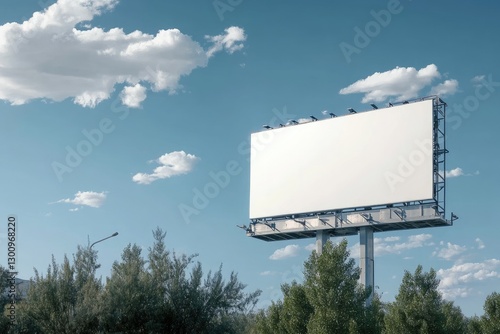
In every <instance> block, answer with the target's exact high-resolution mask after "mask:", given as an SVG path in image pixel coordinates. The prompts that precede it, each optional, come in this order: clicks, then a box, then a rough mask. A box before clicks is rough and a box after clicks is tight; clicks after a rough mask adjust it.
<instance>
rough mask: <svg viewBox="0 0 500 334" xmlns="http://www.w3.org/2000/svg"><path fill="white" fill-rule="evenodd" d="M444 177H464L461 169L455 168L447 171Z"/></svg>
mask: <svg viewBox="0 0 500 334" xmlns="http://www.w3.org/2000/svg"><path fill="white" fill-rule="evenodd" d="M445 175H446V177H458V176H462V175H464V171H463V170H462V168H460V167H457V168H454V169H452V170H447V171H446V174H445Z"/></svg>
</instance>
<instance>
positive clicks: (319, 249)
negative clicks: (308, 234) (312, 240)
mask: <svg viewBox="0 0 500 334" xmlns="http://www.w3.org/2000/svg"><path fill="white" fill-rule="evenodd" d="M328 237H329V236H328V232H326V231H321V230H320V231H316V253H317V254H318V255H320V254H321V253H323V246H325V244H326V242H327V241H328Z"/></svg>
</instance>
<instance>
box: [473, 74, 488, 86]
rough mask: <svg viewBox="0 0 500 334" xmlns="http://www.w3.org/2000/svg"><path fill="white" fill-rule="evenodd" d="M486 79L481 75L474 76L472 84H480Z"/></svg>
mask: <svg viewBox="0 0 500 334" xmlns="http://www.w3.org/2000/svg"><path fill="white" fill-rule="evenodd" d="M485 78H486V76H485V75H484V74H483V75H476V76H475V77H474V78H472V80H471V81H472V83H474V84H479V83H480V82H482V81H484V79H485Z"/></svg>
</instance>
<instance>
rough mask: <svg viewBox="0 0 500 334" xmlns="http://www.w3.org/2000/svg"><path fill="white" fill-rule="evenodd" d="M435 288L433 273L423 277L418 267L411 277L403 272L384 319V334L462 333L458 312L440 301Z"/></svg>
mask: <svg viewBox="0 0 500 334" xmlns="http://www.w3.org/2000/svg"><path fill="white" fill-rule="evenodd" d="M438 286H439V280H438V279H437V278H436V272H435V270H434V269H431V270H430V271H429V272H428V273H425V272H423V269H422V266H420V265H419V266H418V267H417V269H416V270H415V273H414V274H411V273H410V272H408V271H406V272H405V274H404V277H403V281H402V283H401V286H400V287H399V293H398V295H397V296H396V300H395V301H394V302H393V303H391V304H390V305H389V309H388V313H387V314H386V316H385V330H386V333H419V334H420V333H433V334H434V333H435V334H439V333H450V334H451V333H453V334H456V333H464V332H465V329H466V326H465V320H464V317H463V315H462V312H461V310H460V308H458V307H455V306H453V303H451V302H445V301H443V299H442V296H441V294H440V293H439V291H438Z"/></svg>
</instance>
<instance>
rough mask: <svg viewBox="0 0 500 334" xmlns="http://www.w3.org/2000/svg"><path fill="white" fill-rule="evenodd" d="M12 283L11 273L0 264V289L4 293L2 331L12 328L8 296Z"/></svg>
mask: <svg viewBox="0 0 500 334" xmlns="http://www.w3.org/2000/svg"><path fill="white" fill-rule="evenodd" d="M9 285H10V280H9V275H8V272H7V270H6V269H5V268H4V267H2V266H0V291H2V292H3V293H1V294H0V307H1V309H2V310H3V312H2V313H3V314H2V317H1V318H0V333H7V332H8V330H9V328H10V320H9V318H8V315H9V312H10V310H9V308H8V307H9V306H10V305H11V304H10V300H9V298H8V294H7V293H6V291H8V288H9Z"/></svg>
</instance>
